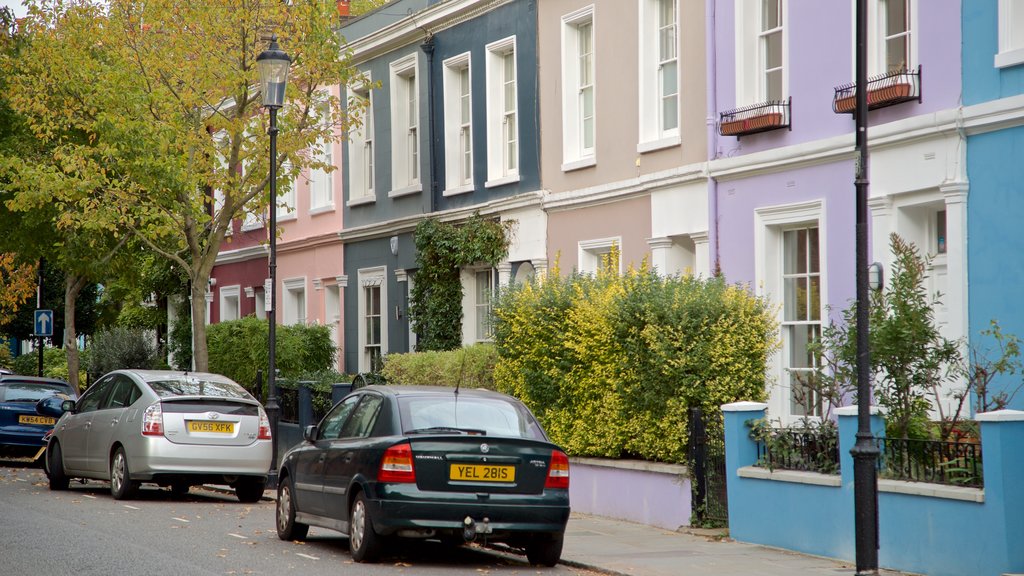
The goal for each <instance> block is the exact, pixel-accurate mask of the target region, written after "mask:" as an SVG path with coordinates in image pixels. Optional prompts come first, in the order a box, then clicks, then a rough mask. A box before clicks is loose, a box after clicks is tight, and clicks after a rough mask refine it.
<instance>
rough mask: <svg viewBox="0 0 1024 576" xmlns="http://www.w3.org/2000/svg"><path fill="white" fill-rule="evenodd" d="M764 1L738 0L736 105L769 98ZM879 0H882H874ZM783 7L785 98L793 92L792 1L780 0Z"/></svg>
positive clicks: (736, 22) (783, 77)
mask: <svg viewBox="0 0 1024 576" xmlns="http://www.w3.org/2000/svg"><path fill="white" fill-rule="evenodd" d="M762 1H763V0H757V1H756V2H754V1H751V0H734V6H735V10H736V21H735V25H736V104H737V106H744V105H751V104H760V103H763V102H766V101H768V94H767V92H766V87H765V82H764V75H765V71H764V60H763V50H762V47H761V38H762V27H761V7H762ZM874 1H878V0H874ZM780 5H781V10H782V26H781V28H782V31H781V32H782V98H780V100H785V99H786V97H787V95H788V94H789V34H787V33H786V29H787V27H788V26H787V22H788V21H789V0H780Z"/></svg>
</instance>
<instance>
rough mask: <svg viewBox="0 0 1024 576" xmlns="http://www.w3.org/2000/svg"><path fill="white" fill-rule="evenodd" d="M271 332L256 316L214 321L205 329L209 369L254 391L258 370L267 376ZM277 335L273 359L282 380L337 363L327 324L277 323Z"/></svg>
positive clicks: (320, 369) (294, 378)
mask: <svg viewBox="0 0 1024 576" xmlns="http://www.w3.org/2000/svg"><path fill="white" fill-rule="evenodd" d="M269 332H270V330H269V324H268V323H267V321H266V320H261V319H259V318H256V317H255V316H247V317H245V318H242V319H241V320H231V321H229V322H220V323H217V324H211V325H210V326H209V327H208V328H207V330H206V338H207V343H208V347H209V353H210V371H211V372H216V373H217V374H223V375H224V376H227V377H228V378H231V379H232V380H234V381H235V382H238V383H239V384H241V385H243V386H245V387H246V388H248V389H249V390H253V388H254V387H255V383H256V371H257V370H262V371H263V374H264V376H263V380H264V382H265V381H266V379H267V368H268V367H269V365H270V359H269V351H270V347H269V339H270V335H269ZM275 337H276V339H277V349H276V354H275V358H274V361H275V365H276V366H277V369H278V373H279V378H280V379H283V380H299V379H301V377H302V376H303V375H304V374H312V373H317V372H322V371H326V370H330V369H331V368H332V367H333V366H334V357H335V348H334V344H332V343H331V330H330V328H328V327H327V326H322V325H314V326H306V325H303V324H295V325H291V326H278V327H277V329H276V334H275ZM342 381H344V380H342Z"/></svg>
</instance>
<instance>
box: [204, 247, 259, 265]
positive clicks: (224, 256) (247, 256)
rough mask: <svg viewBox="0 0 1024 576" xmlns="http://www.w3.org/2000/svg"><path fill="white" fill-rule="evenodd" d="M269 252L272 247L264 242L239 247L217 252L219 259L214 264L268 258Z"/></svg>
mask: <svg viewBox="0 0 1024 576" xmlns="http://www.w3.org/2000/svg"><path fill="white" fill-rule="evenodd" d="M269 253H270V248H269V247H268V246H266V245H264V244H258V245H256V246H249V247H248V248H239V249H237V250H227V251H225V252H220V253H218V254H217V260H216V261H214V266H220V265H222V264H234V263H235V262H245V261H247V260H253V259H255V258H266V257H267V254H269Z"/></svg>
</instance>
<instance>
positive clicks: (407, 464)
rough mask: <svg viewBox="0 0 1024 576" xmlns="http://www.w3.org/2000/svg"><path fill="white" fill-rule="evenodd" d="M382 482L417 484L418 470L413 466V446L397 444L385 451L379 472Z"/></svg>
mask: <svg viewBox="0 0 1024 576" xmlns="http://www.w3.org/2000/svg"><path fill="white" fill-rule="evenodd" d="M377 480H378V481H380V482H415V481H416V469H415V468H413V465H412V446H410V445H409V444H408V443H405V444H396V445H394V446H392V447H390V448H388V449H387V450H385V451H384V457H383V458H381V459H380V470H379V471H378V472H377Z"/></svg>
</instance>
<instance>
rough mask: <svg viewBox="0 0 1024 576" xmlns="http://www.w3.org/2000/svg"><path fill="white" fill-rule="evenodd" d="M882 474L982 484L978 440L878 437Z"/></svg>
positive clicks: (965, 484)
mask: <svg viewBox="0 0 1024 576" xmlns="http://www.w3.org/2000/svg"><path fill="white" fill-rule="evenodd" d="M877 441H878V448H879V450H880V451H881V456H880V457H879V460H878V470H879V475H880V476H881V477H882V478H891V479H894V480H908V481H911V482H932V483H935V484H949V485H953V486H971V487H975V488H981V487H982V486H984V478H983V475H982V458H981V444H975V443H973V442H941V441H938V440H910V439H897V438H879V439H878V440H877Z"/></svg>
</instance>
